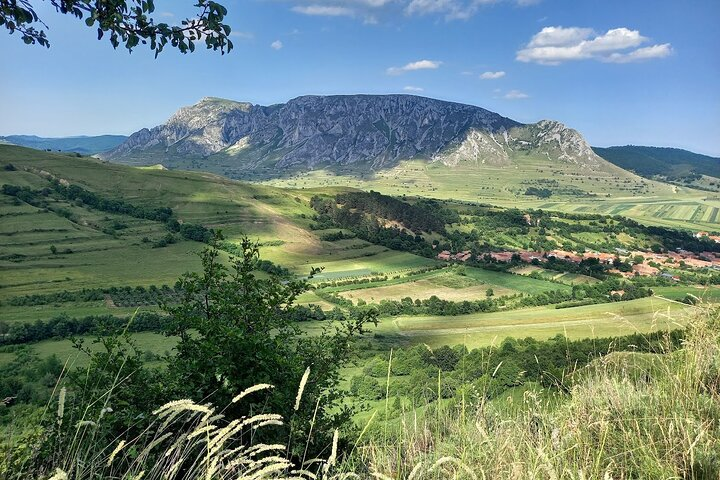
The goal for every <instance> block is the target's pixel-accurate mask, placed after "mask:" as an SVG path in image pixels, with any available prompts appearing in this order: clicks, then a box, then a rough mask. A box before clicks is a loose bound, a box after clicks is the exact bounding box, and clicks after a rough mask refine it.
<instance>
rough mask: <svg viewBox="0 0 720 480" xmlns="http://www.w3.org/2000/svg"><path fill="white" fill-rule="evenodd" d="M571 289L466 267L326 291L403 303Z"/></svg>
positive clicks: (369, 300)
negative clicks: (404, 299) (402, 300)
mask: <svg viewBox="0 0 720 480" xmlns="http://www.w3.org/2000/svg"><path fill="white" fill-rule="evenodd" d="M567 288H568V287H567V286H566V285H558V284H556V283H550V282H546V281H543V280H537V279H534V278H526V277H521V276H517V275H511V274H507V273H503V272H492V271H489V270H482V269H478V268H473V267H463V269H462V273H459V272H457V271H456V270H454V269H442V270H434V271H430V272H425V273H421V274H417V275H409V276H405V277H401V278H399V279H395V278H392V279H389V280H387V281H385V282H375V283H367V284H359V285H357V284H356V285H347V286H342V287H331V288H327V289H326V290H327V291H332V292H339V293H340V295H341V296H343V297H345V298H348V299H351V300H354V301H355V300H359V299H362V300H364V301H366V302H375V303H377V302H379V301H380V300H382V299H388V300H401V299H403V298H405V297H410V298H412V299H413V300H416V299H419V300H423V299H426V298H430V297H431V296H433V295H435V296H437V297H438V298H441V299H443V300H451V301H463V300H475V299H483V298H486V296H487V295H486V293H487V290H488V289H492V290H493V294H494V295H495V296H501V295H512V294H517V293H541V292H546V291H549V290H566V289H567Z"/></svg>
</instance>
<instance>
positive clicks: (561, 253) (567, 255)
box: [547, 250, 582, 263]
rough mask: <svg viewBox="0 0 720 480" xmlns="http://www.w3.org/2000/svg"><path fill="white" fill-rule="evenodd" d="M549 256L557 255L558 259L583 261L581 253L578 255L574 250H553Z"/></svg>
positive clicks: (574, 261)
mask: <svg viewBox="0 0 720 480" xmlns="http://www.w3.org/2000/svg"><path fill="white" fill-rule="evenodd" d="M547 256H548V258H550V257H555V258H557V259H558V260H565V261H568V262H573V263H580V262H581V261H582V257H580V256H579V255H576V254H574V253H573V252H566V251H565V250H553V251H552V252H548V254H547Z"/></svg>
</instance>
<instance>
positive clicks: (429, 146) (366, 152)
mask: <svg viewBox="0 0 720 480" xmlns="http://www.w3.org/2000/svg"><path fill="white" fill-rule="evenodd" d="M519 150H536V151H537V152H540V153H541V154H542V155H548V157H549V158H550V157H552V158H554V159H557V160H558V161H561V162H572V163H579V164H583V165H587V166H588V167H591V166H592V165H594V164H596V163H597V162H598V161H600V159H599V157H597V156H596V155H595V154H594V153H593V152H592V150H591V149H590V146H589V145H588V144H587V142H585V140H584V139H583V138H582V136H581V135H580V134H578V133H577V132H576V131H574V130H571V129H568V128H566V127H564V126H563V125H562V124H560V123H558V122H553V121H542V122H539V123H536V124H532V125H523V124H521V123H518V122H515V121H513V120H511V119H508V118H505V117H502V116H500V115H498V114H496V113H493V112H490V111H488V110H485V109H483V108H479V107H475V106H471V105H463V104H459V103H452V102H445V101H441V100H434V99H431V98H425V97H418V96H413V95H337V96H303V97H298V98H295V99H293V100H290V101H288V102H287V103H284V104H279V105H272V106H260V105H252V104H250V103H241V102H234V101H230V100H224V99H219V98H204V99H203V100H201V101H200V102H198V103H197V104H195V105H192V106H189V107H184V108H181V109H180V110H179V111H178V112H177V113H176V114H174V115H173V116H172V117H171V118H170V119H169V120H168V121H167V122H166V123H165V124H163V125H160V126H157V127H154V128H152V129H143V130H140V131H139V132H136V133H134V134H133V135H131V136H130V137H129V138H128V139H127V141H125V142H124V143H123V144H121V145H120V146H118V147H117V148H115V149H114V150H112V151H110V152H107V153H105V154H103V155H102V157H103V158H106V159H109V160H115V161H129V162H132V163H153V164H154V163H158V160H159V159H160V160H162V161H163V163H165V164H166V165H167V166H170V167H172V166H174V165H173V162H174V160H176V159H177V158H179V157H191V158H194V159H202V158H204V157H210V156H212V157H213V158H217V157H222V158H223V161H224V162H225V163H232V164H235V166H242V167H243V168H246V169H252V168H254V167H256V166H258V165H264V166H266V167H267V166H272V168H273V169H274V170H276V171H278V172H279V171H282V170H286V169H303V168H314V167H316V166H324V165H327V166H333V165H342V166H347V165H353V164H359V165H365V166H367V167H368V168H371V169H380V168H386V167H391V166H393V165H394V164H396V163H397V162H398V161H400V160H405V159H426V160H429V161H440V162H443V163H445V164H446V165H448V166H453V165H457V164H459V163H461V162H472V163H478V164H481V163H490V164H494V165H504V164H507V163H508V162H510V154H511V152H513V151H519Z"/></svg>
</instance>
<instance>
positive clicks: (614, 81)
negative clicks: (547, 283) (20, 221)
mask: <svg viewBox="0 0 720 480" xmlns="http://www.w3.org/2000/svg"><path fill="white" fill-rule="evenodd" d="M35 3H36V4H38V13H39V14H40V16H41V18H42V19H43V20H45V22H46V23H47V24H48V25H49V26H50V30H49V31H48V36H49V38H50V41H51V44H52V45H51V48H50V49H45V48H42V47H39V46H27V45H24V44H23V43H22V42H21V40H20V37H19V36H18V35H9V34H7V32H6V31H0V52H2V59H3V62H2V64H3V67H2V74H1V76H0V87H1V88H0V105H2V107H1V111H2V115H0V135H8V134H36V135H42V136H66V135H81V134H85V135H96V134H103V133H121V134H129V133H131V132H133V131H135V130H138V129H139V128H142V127H151V126H154V125H157V124H159V123H162V122H163V121H164V120H165V119H166V118H167V117H168V116H170V115H171V114H172V113H173V112H174V111H175V110H177V108H179V107H181V106H183V105H187V104H191V103H194V102H196V101H197V100H199V99H200V98H202V97H204V96H218V97H225V98H230V99H234V100H242V101H250V102H253V103H260V104H272V103H279V102H284V101H286V100H288V99H290V98H293V97H296V96H299V95H304V94H349V93H414V94H418V95H425V96H429V97H434V98H440V99H445V100H452V101H457V102H463V103H469V104H473V105H478V106H482V107H484V108H487V109H489V110H492V111H495V112H498V113H500V114H502V115H505V116H508V117H510V118H513V119H515V120H518V121H521V122H535V121H538V120H540V119H544V118H549V119H554V120H559V121H561V122H563V123H565V124H566V125H568V126H570V127H572V128H576V129H577V130H579V131H580V132H582V133H583V134H584V135H585V136H586V138H587V139H588V140H589V141H590V143H591V144H592V145H597V146H608V145H624V144H630V143H632V144H644V145H657V146H674V147H681V148H688V149H691V150H694V151H697V152H700V153H706V154H711V155H720V88H719V86H720V29H719V28H717V24H716V23H717V20H718V19H719V18H720V2H718V1H717V0H698V1H686V2H679V1H678V0H652V1H640V0H623V1H617V0H603V1H597V0H307V1H306V0H285V1H280V0H277V1H271V0H254V1H238V0H225V1H222V0H220V3H223V4H224V5H225V6H226V7H227V8H228V11H229V13H228V23H229V24H230V25H231V26H232V28H233V37H232V40H233V42H234V44H235V48H234V49H233V51H232V52H231V53H230V54H228V55H225V56H220V55H219V54H218V53H213V52H211V51H205V50H196V52H195V53H194V54H188V55H182V54H179V53H177V52H175V51H171V50H166V51H165V52H163V53H162V54H161V55H160V57H159V58H158V59H154V57H153V54H152V52H150V51H149V50H143V49H142V48H138V49H137V50H135V51H134V52H133V53H132V54H128V53H127V51H125V50H121V49H118V50H116V51H113V49H112V47H111V45H110V44H109V42H106V41H101V42H98V41H97V40H96V37H95V32H94V30H93V29H91V28H87V27H85V25H84V23H83V22H81V21H77V20H75V19H72V18H69V17H64V16H62V15H59V14H56V13H54V11H53V10H52V9H51V8H50V7H49V6H48V5H47V4H46V3H43V2H39V1H36V2H35ZM155 3H156V8H157V9H156V14H157V17H158V18H159V19H160V20H162V21H166V22H168V23H172V22H178V21H179V20H180V19H181V18H182V17H184V16H187V15H189V14H192V12H193V10H192V8H191V4H192V3H193V2H192V1H186V0H182V1H181V0H172V1H170V0H156V2H155Z"/></svg>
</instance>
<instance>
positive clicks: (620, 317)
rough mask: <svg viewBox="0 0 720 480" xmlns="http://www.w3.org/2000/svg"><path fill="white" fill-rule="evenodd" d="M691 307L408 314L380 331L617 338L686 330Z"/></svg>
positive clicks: (458, 337) (457, 341) (476, 338)
mask: <svg viewBox="0 0 720 480" xmlns="http://www.w3.org/2000/svg"><path fill="white" fill-rule="evenodd" d="M686 308H687V306H685V305H682V304H679V303H677V302H674V301H670V300H664V299H661V298H653V297H650V298H642V299H638V300H631V301H627V302H617V303H607V304H599V305H586V306H581V307H574V308H564V309H555V308H553V307H535V308H526V309H521V310H512V311H508V312H493V313H475V314H471V315H460V316H456V317H442V316H440V317H432V316H425V317H422V316H412V317H409V316H405V317H402V316H401V317H398V318H397V319H395V320H391V321H385V322H382V323H381V324H380V325H379V326H378V327H377V329H376V330H375V333H376V335H379V336H381V337H383V338H384V340H385V341H387V342H390V343H393V342H394V343H397V344H403V343H404V344H418V343H426V344H428V345H430V346H433V347H434V346H440V345H461V344H464V345H467V346H468V348H475V347H484V346H488V345H493V344H495V345H496V344H499V343H500V342H502V340H503V339H504V338H506V337H515V338H525V337H533V338H537V339H545V338H550V337H553V336H555V335H558V334H563V335H565V336H567V337H568V338H571V339H578V338H594V337H613V336H618V335H626V334H630V333H636V332H641V333H644V332H650V331H656V330H667V329H676V328H680V327H681V326H682V324H683V316H682V315H675V314H679V313H681V312H682V311H683V310H685V309H686Z"/></svg>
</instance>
